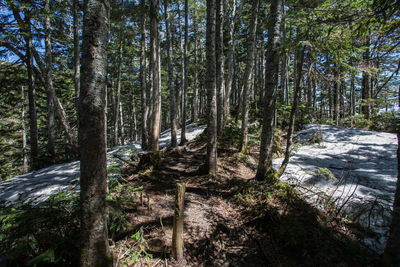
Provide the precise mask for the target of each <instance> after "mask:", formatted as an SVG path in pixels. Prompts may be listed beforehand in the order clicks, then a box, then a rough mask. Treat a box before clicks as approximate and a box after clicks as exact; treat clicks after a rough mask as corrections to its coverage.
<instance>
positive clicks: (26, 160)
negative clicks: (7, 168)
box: [21, 85, 29, 173]
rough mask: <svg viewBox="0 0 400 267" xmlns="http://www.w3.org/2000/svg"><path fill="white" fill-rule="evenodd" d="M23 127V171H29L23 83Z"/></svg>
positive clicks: (22, 88) (22, 87)
mask: <svg viewBox="0 0 400 267" xmlns="http://www.w3.org/2000/svg"><path fill="white" fill-rule="evenodd" d="M21 128H22V172H23V173H26V172H27V171H28V168H29V166H28V157H27V151H26V127H25V93H24V86H23V85H21Z"/></svg>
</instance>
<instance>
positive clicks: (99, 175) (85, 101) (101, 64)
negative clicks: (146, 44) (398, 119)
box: [79, 0, 112, 266]
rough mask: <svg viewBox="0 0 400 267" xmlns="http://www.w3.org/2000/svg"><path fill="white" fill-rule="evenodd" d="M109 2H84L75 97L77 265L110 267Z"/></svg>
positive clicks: (92, 0) (88, 0)
mask: <svg viewBox="0 0 400 267" xmlns="http://www.w3.org/2000/svg"><path fill="white" fill-rule="evenodd" d="M109 28H110V2H109V1H107V0H103V1H99V0H87V1H86V2H85V11H84V19H83V43H82V68H81V71H82V76H81V92H80V98H79V152H80V159H81V165H80V168H81V177H80V182H81V186H80V187H81V191H80V199H81V256H80V265H81V266H100V265H101V266H112V259H111V255H110V252H109V247H108V238H107V231H108V230H107V218H106V203H105V201H106V199H105V197H106V192H107V157H106V136H105V109H104V107H105V103H106V99H105V88H106V77H107V74H106V66H107V45H108V33H109Z"/></svg>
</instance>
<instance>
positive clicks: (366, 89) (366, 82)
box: [361, 36, 371, 120]
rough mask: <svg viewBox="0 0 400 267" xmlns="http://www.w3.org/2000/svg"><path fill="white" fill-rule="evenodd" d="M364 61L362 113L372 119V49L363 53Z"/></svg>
mask: <svg viewBox="0 0 400 267" xmlns="http://www.w3.org/2000/svg"><path fill="white" fill-rule="evenodd" d="M365 45H366V46H367V47H369V46H370V37H369V36H368V37H367V41H366V44H365ZM363 60H364V69H365V70H364V71H363V72H362V82H361V83H362V84H361V100H362V107H361V111H362V114H363V115H364V118H365V119H367V120H368V119H369V117H370V107H369V98H370V94H369V93H370V80H371V77H370V74H369V72H368V71H369V67H370V62H369V60H370V49H369V48H368V49H366V50H365V52H364V53H363Z"/></svg>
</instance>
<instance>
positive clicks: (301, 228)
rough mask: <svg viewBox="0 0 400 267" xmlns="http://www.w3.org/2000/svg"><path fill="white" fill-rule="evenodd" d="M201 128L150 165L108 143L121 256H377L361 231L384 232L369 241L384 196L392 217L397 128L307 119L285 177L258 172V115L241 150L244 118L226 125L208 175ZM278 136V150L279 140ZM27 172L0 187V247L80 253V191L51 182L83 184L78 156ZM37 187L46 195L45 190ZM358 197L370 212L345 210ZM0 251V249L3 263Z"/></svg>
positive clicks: (365, 259) (357, 262) (136, 261)
mask: <svg viewBox="0 0 400 267" xmlns="http://www.w3.org/2000/svg"><path fill="white" fill-rule="evenodd" d="M204 128H205V127H204V126H200V127H194V126H193V125H192V126H190V127H189V130H188V132H189V134H188V136H187V138H188V139H190V140H192V139H194V140H192V141H190V142H188V143H187V144H186V145H185V146H181V147H178V148H175V149H170V148H166V149H164V150H162V152H161V154H160V161H159V164H158V167H153V166H152V165H151V163H150V160H149V157H148V155H144V154H140V155H141V156H137V155H138V153H137V152H139V151H140V150H141V149H140V146H137V144H133V145H127V146H119V147H114V148H112V149H109V151H108V159H109V160H108V173H109V188H110V193H109V195H108V196H107V206H108V215H107V216H108V224H109V236H110V242H111V249H112V251H113V255H114V260H115V264H116V265H117V266H377V265H378V258H379V256H378V254H377V253H376V250H375V251H374V250H372V249H371V247H370V248H368V247H366V246H365V244H364V243H363V242H361V241H365V240H366V239H368V238H369V240H372V241H371V242H373V243H374V244H378V243H379V242H377V241H374V240H378V241H379V239H381V237H382V235H381V236H379V235H378V236H377V235H376V233H374V232H373V230H375V229H374V228H373V227H374V226H375V224H377V220H376V219H375V215H374V214H375V213H374V214H373V212H374V210H376V211H377V213H376V214H377V215H379V214H378V213H379V210H380V209H379V207H380V206H382V205H383V204H382V203H384V204H385V203H386V204H387V206H389V207H386V208H385V209H384V211H383V216H385V218H387V210H388V209H389V211H390V200H391V199H392V195H393V194H394V189H393V184H394V183H395V180H396V173H395V172H396V171H393V170H395V167H396V166H397V165H396V163H395V150H396V140H395V139H396V138H395V136H394V135H393V134H386V133H378V132H369V131H363V130H360V129H351V128H344V127H334V126H327V125H325V126H324V125H321V126H317V125H310V126H307V127H306V129H305V130H303V131H301V132H299V133H298V134H297V140H298V141H299V142H301V143H303V145H301V146H300V145H295V151H296V152H295V153H294V155H293V156H292V158H291V160H290V164H289V165H288V167H287V170H286V172H285V174H284V175H283V176H282V180H284V181H286V182H288V183H290V184H291V185H288V184H287V183H284V182H279V181H278V182H276V183H274V184H268V183H266V182H257V181H255V180H254V179H253V178H254V176H255V171H256V169H257V159H258V151H259V143H258V142H259V137H258V134H259V132H260V129H259V127H257V126H255V127H251V128H250V129H249V132H250V135H249V140H250V141H249V150H248V152H247V153H246V154H243V153H239V152H238V151H237V145H238V142H239V139H240V128H238V127H237V126H236V125H229V126H228V127H227V128H225V130H224V134H223V135H222V137H221V138H220V140H219V143H218V173H217V175H216V176H215V177H211V176H209V175H204V174H201V171H199V170H201V167H202V166H203V164H204V162H205V159H206V140H205V139H206V135H205V134H201V133H202V132H203V130H204ZM319 133H321V137H319V135H318V134H319ZM199 134H201V135H200V136H199ZM161 141H162V142H164V143H162V145H161V146H165V147H166V146H167V145H168V144H169V133H168V132H164V133H163V135H162V139H161ZM275 141H276V142H275V146H276V147H277V149H276V152H277V154H279V149H278V147H281V149H282V148H283V146H280V143H284V139H281V140H279V138H278V139H277V140H275ZM135 155H136V156H135ZM279 163H280V161H279V159H276V160H274V166H278V165H279ZM381 170H382V171H381ZM31 176H32V173H31V174H27V175H25V176H19V177H15V178H12V179H10V180H9V181H6V182H3V183H1V184H0V188H3V189H4V190H2V192H0V197H2V198H3V200H4V201H6V204H7V201H8V204H9V207H7V208H4V210H1V214H0V215H1V216H0V217H1V218H4V220H3V219H2V220H3V221H4V222H7V224H6V223H5V224H3V225H2V224H0V226H1V231H2V232H1V233H4V236H8V237H6V239H4V241H6V242H4V243H3V244H1V245H0V248H1V249H2V250H5V249H7V250H8V251H10V252H11V251H12V252H13V253H16V254H15V255H17V256H15V257H17V259H18V260H19V261H21V262H25V263H26V259H29V258H32V257H35V255H39V254H40V256H42V255H48V254H49V253H55V254H56V255H61V256H60V258H57V257H56V258H54V257H53V258H54V259H55V261H56V262H57V261H58V262H59V261H60V259H64V260H65V262H76V261H77V258H76V257H77V255H79V247H77V244H78V243H79V242H78V240H77V238H78V237H79V234H78V233H79V224H78V221H77V218H79V213H78V212H79V209H78V207H79V196H78V195H77V194H71V195H70V196H69V195H67V196H65V195H62V194H61V195H60V197H57V196H58V194H57V192H56V191H52V190H51V188H52V187H54V186H56V187H57V188H58V189H60V188H61V190H64V191H67V192H71V193H73V192H77V191H78V190H79V183H78V182H73V181H78V179H79V165H78V163H77V162H73V163H69V164H63V165H56V166H52V167H49V168H47V169H43V170H40V171H37V172H35V173H34V177H35V179H32V177H31ZM40 177H41V178H40ZM354 177H361V178H362V179H361V178H357V179H356V178H354ZM39 178H40V179H39ZM294 178H297V179H294ZM13 179H16V180H15V181H16V182H15V183H13V182H12V181H13ZM379 179H380V180H381V182H379ZM35 180H37V182H36V183H35ZM178 182H181V183H185V184H186V194H185V216H184V217H185V219H184V244H185V251H184V255H185V256H184V257H185V260H184V262H175V261H174V260H172V259H171V243H172V223H173V211H174V195H175V186H176V183H178ZM32 183H33V184H32ZM349 188H350V189H349ZM41 190H45V191H46V192H48V195H47V196H42V197H41V195H40V192H42V191H41ZM11 192H14V193H13V194H12V193H11ZM321 192H322V193H321ZM33 193H34V194H33ZM323 193H324V194H323ZM7 194H8V196H7ZM50 195H55V196H56V198H52V197H50ZM30 196H31V198H33V199H34V200H36V201H37V202H36V203H37V205H36V206H29V205H28V206H26V205H22V206H18V205H15V204H22V203H21V201H22V202H23V201H26V200H27V199H29V197H30ZM385 196H386V198H385ZM49 197H50V198H49ZM371 197H372V198H373V201H372V202H371V201H370V199H371ZM0 199H1V198H0ZM381 199H382V200H384V201H386V202H381ZM18 201H19V203H18ZM71 201H72V202H71ZM353 201H355V202H356V204H357V203H359V204H365V205H367V206H366V209H364V212H366V214H367V215H368V216H367V217H365V216H364V217H363V216H361V215H358V217H355V216H349V214H345V213H344V211H346V212H350V214H354V213H352V212H351V211H348V209H347V207H351V205H352V203H353ZM363 201H364V202H363ZM70 203H72V206H71V204H70ZM386 204H385V205H386ZM14 205H15V207H16V208H14ZM368 205H370V206H368ZM360 206H361V205H358V206H357V207H360ZM369 207H371V208H369ZM364 214H365V213H364ZM372 215H374V216H372ZM365 218H367V220H365ZM371 218H372V219H371ZM389 219H390V218H389ZM363 222H364V223H365V222H367V223H368V225H367V226H365V225H362V223H363ZM379 222H380V221H378V224H379ZM370 226H371V227H370ZM381 226H382V225H378V228H377V229H378V230H379V229H381V230H382V231H384V233H383V234H384V235H386V234H387V225H384V228H382V227H381ZM379 227H380V228H379ZM371 230H372V231H371ZM378 234H379V233H378ZM27 238H28V239H29V240H30V239H32V238H33V240H36V241H35V245H34V247H29V248H26V247H25V246H26V245H27V244H29V246H32V244H31V243H30V242H28V243H27V242H26V240H27ZM21 251H24V257H25V258H23V259H22V260H21V256H20V255H21ZM1 255H2V252H1V251H0V265H1V262H2V258H1V257H3V256H1ZM40 256H38V257H40ZM18 257H19V258H18ZM38 257H36V258H35V259H37V258H38ZM40 259H43V256H42V257H41V258H40Z"/></svg>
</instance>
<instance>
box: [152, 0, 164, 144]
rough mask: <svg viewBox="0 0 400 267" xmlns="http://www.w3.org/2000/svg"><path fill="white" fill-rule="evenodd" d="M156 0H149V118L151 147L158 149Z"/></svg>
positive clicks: (158, 87) (158, 69)
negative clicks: (151, 109)
mask: <svg viewBox="0 0 400 267" xmlns="http://www.w3.org/2000/svg"><path fill="white" fill-rule="evenodd" d="M158 35H159V34H158V0H151V1H150V49H151V51H150V53H151V56H150V61H151V62H150V63H151V64H150V65H151V72H152V74H153V75H152V78H153V112H152V120H151V149H152V151H153V152H158V151H159V145H158V139H159V136H160V120H161V101H160V96H161V94H160V93H161V92H160V82H161V81H160V54H159V45H160V44H159V36H158Z"/></svg>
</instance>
